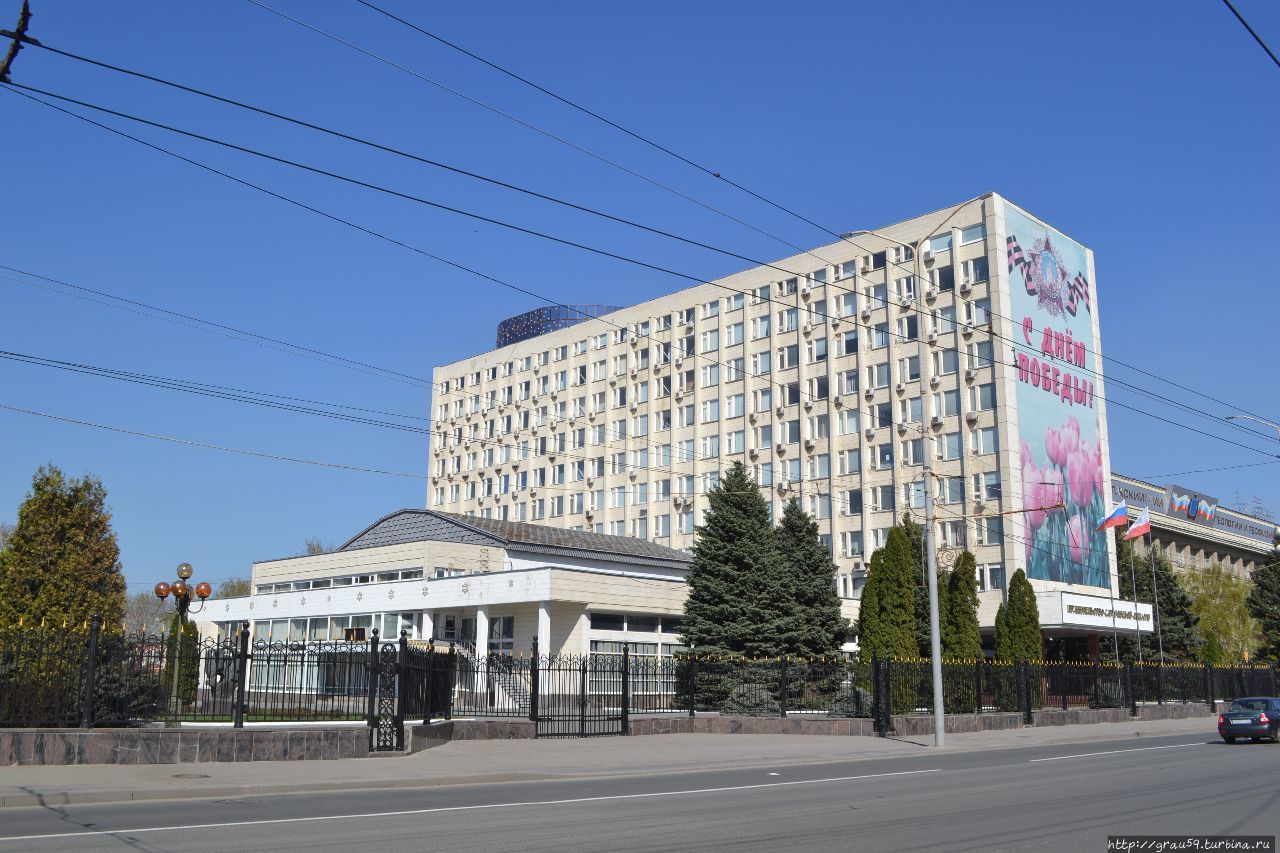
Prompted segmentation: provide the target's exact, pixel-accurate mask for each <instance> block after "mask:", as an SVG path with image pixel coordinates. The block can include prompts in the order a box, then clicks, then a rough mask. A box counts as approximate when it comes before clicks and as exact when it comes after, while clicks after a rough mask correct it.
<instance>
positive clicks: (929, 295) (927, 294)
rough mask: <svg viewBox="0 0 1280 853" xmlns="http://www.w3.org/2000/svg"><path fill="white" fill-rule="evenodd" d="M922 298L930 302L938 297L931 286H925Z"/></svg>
mask: <svg viewBox="0 0 1280 853" xmlns="http://www.w3.org/2000/svg"><path fill="white" fill-rule="evenodd" d="M924 298H925V299H927V300H929V301H930V302H932V301H933V300H935V299H937V298H938V291H937V290H936V289H934V288H932V287H928V288H925V291H924Z"/></svg>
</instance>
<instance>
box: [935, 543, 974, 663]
mask: <svg viewBox="0 0 1280 853" xmlns="http://www.w3.org/2000/svg"><path fill="white" fill-rule="evenodd" d="M977 572H978V566H977V561H976V560H975V559H974V557H973V554H972V553H970V552H969V551H967V550H966V551H963V552H961V554H960V557H959V558H958V559H957V560H956V564H955V566H954V567H953V568H952V569H951V575H950V576H949V577H948V579H947V612H946V620H947V630H945V631H944V632H943V634H942V636H943V638H944V639H945V640H947V645H946V646H944V647H943V650H942V656H943V657H944V658H948V659H952V660H968V659H977V658H980V657H982V632H981V631H980V630H979V628H978V574H977Z"/></svg>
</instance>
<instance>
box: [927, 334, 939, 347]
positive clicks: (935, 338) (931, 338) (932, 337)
mask: <svg viewBox="0 0 1280 853" xmlns="http://www.w3.org/2000/svg"><path fill="white" fill-rule="evenodd" d="M927 340H928V341H929V343H931V344H936V343H937V342H938V333H937V332H930V333H929V337H928V338H927Z"/></svg>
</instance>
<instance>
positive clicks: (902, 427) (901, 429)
mask: <svg viewBox="0 0 1280 853" xmlns="http://www.w3.org/2000/svg"><path fill="white" fill-rule="evenodd" d="M906 431H907V425H906V424H905V423H899V424H898V432H899V433H904V432H906Z"/></svg>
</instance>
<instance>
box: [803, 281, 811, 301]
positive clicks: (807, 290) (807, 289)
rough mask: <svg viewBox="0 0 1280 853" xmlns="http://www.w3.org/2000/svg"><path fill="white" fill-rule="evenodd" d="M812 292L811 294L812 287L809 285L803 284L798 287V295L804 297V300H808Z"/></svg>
mask: <svg viewBox="0 0 1280 853" xmlns="http://www.w3.org/2000/svg"><path fill="white" fill-rule="evenodd" d="M812 292H813V286H812V285H810V284H803V285H801V286H800V295H801V296H803V297H805V298H806V299H808V298H809V294H810V293H812Z"/></svg>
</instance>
